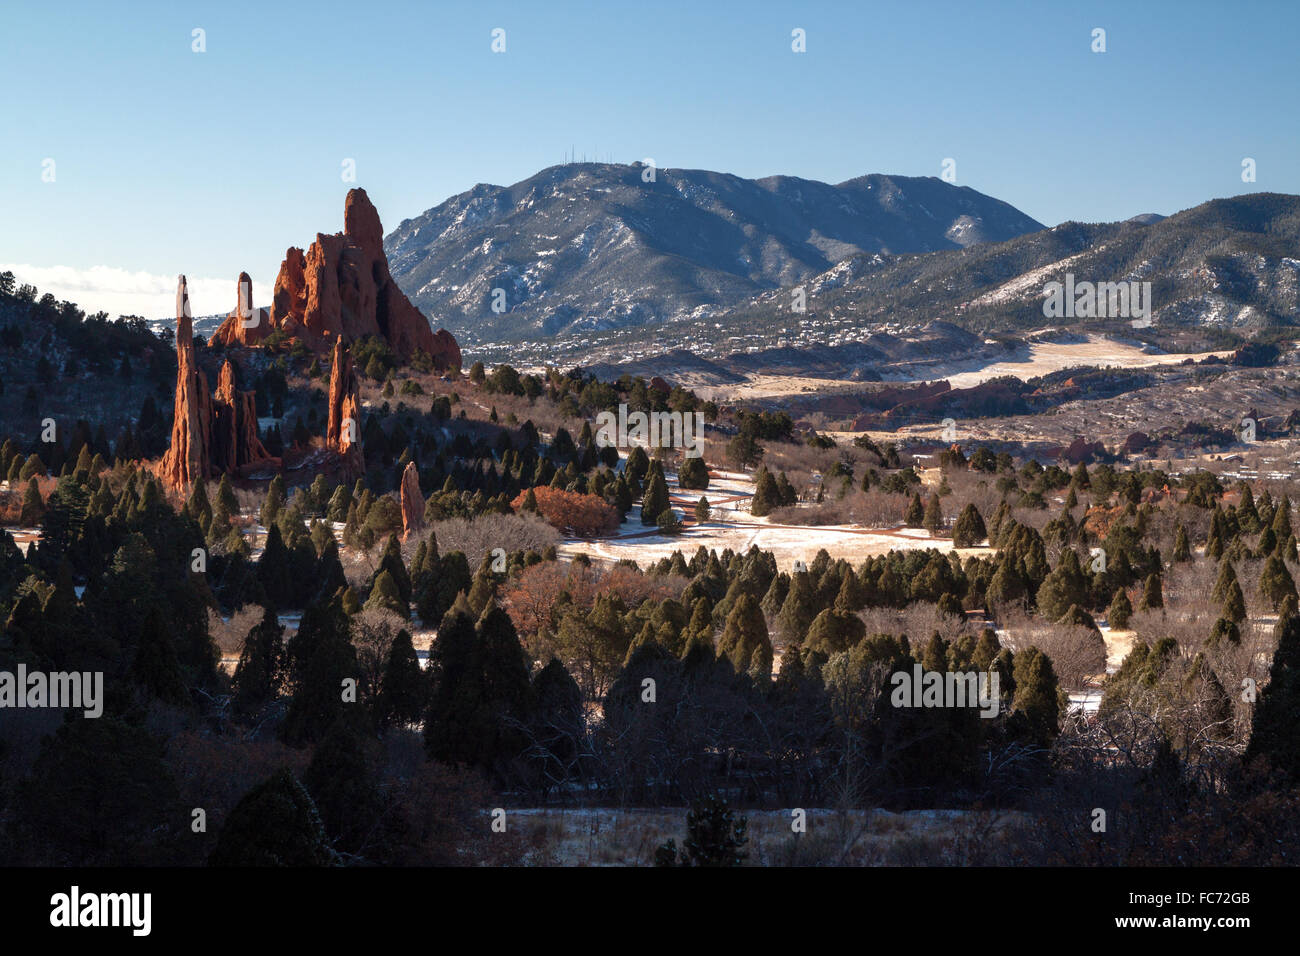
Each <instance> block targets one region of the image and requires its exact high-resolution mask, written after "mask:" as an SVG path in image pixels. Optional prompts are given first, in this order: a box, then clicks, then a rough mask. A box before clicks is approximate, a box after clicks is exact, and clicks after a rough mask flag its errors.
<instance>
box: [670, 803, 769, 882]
mask: <svg viewBox="0 0 1300 956" xmlns="http://www.w3.org/2000/svg"><path fill="white" fill-rule="evenodd" d="M748 826H749V824H748V821H747V820H746V819H745V817H741V818H740V819H739V820H736V819H734V817H733V815H732V812H731V809H730V808H729V807H728V806H727V802H726V800H724V799H722V798H721V797H719V796H710V797H707V798H705V799H704V800H700V801H697V802H696V803H695V804H694V805H693V806H692V807H691V809H690V812H689V813H687V815H686V831H687V837H686V839H685V840H684V841H683V843H682V849H681V851H680V853H679V851H678V849H677V841H675V840H669V841H668V842H667V843H664V844H663V845H662V846H660V847H659V848H658V849H656V850H655V866H708V867H721V866H740V865H741V864H742V863H744V861H745V859H746V858H747V857H748V855H749V854H748V853H746V852H745V849H744V848H745V844H746V843H748V842H749V837H748V836H747V835H746V834H747V830H748Z"/></svg>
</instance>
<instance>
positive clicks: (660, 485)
mask: <svg viewBox="0 0 1300 956" xmlns="http://www.w3.org/2000/svg"><path fill="white" fill-rule="evenodd" d="M667 510H668V485H667V484H666V483H665V482H664V478H663V475H662V473H661V472H660V471H659V470H657V469H656V470H654V471H653V472H652V473H651V475H650V480H649V481H648V482H647V483H646V487H645V495H644V496H643V497H642V498H641V523H642V524H643V525H647V526H650V527H654V526H656V525H657V524H658V523H659V516H660V515H661V514H663V513H664V512H665V511H667Z"/></svg>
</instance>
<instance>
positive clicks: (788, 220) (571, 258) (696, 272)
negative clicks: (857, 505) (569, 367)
mask: <svg viewBox="0 0 1300 956" xmlns="http://www.w3.org/2000/svg"><path fill="white" fill-rule="evenodd" d="M1043 228H1044V227H1043V225H1042V224H1041V223H1039V222H1037V221H1035V220H1034V219H1032V218H1030V217H1029V216H1027V215H1025V214H1024V213H1022V212H1020V211H1019V210H1017V209H1015V208H1014V207H1012V206H1010V205H1008V204H1007V203H1005V202H1002V201H1000V200H997V199H993V198H992V197H989V196H986V195H984V194H982V193H979V192H977V191H975V190H974V189H971V188H969V187H964V186H955V185H951V184H949V183H946V182H944V181H942V180H940V179H937V178H933V177H909V176H885V175H867V176H860V177H858V178H856V179H850V180H848V181H846V182H842V183H839V184H836V185H830V184H827V183H822V182H816V181H813V180H808V179H800V178H797V177H792V176H771V177H767V178H764V179H744V178H742V177H739V176H733V175H728V174H725V173H717V172H710V171H707V170H694V169H654V168H651V167H646V166H642V165H641V164H640V163H634V164H632V165H614V164H599V163H572V164H566V165H561V166H553V167H550V168H548V169H544V170H542V171H541V172H539V173H537V174H536V175H535V176H531V177H529V178H528V179H525V180H523V181H522V182H519V183H516V184H515V185H513V186H506V187H503V186H491V185H484V184H480V185H478V186H475V187H474V188H473V189H470V190H469V191H467V192H464V193H461V194H460V195H457V196H453V197H452V198H450V199H448V200H447V201H446V202H443V203H441V204H440V205H438V206H435V207H434V208H432V209H429V210H428V211H426V212H425V213H423V214H422V215H420V216H417V217H415V218H414V219H408V220H405V221H403V222H402V223H401V224H400V225H399V226H398V227H397V228H396V229H395V230H394V231H393V232H392V233H391V234H389V235H388V237H387V238H386V239H385V241H384V249H385V252H386V253H387V255H388V259H389V263H390V267H391V269H392V274H393V276H394V278H395V279H396V280H397V282H398V284H399V285H400V287H401V288H402V289H403V290H404V291H405V292H406V294H407V295H408V296H410V298H411V299H412V300H413V301H414V302H415V303H416V305H417V306H419V307H420V308H421V309H423V310H424V311H425V312H426V313H427V314H430V315H432V316H434V317H435V319H436V321H437V323H438V324H442V325H445V326H446V327H447V328H449V329H450V330H451V331H452V332H454V333H455V335H456V336H457V337H458V338H460V339H461V340H462V341H465V342H467V343H476V342H483V341H489V340H494V339H495V340H509V339H519V338H527V337H538V336H553V335H557V334H561V333H573V332H582V331H590V330H601V329H616V328H628V327H638V326H644V325H649V324H655V323H659V322H663V321H667V320H670V319H673V318H681V317H683V316H687V315H690V314H691V313H692V312H693V311H694V310H697V309H701V308H703V309H705V310H706V311H707V310H708V309H710V308H713V307H718V306H727V305H732V304H735V303H738V302H741V301H744V300H746V299H748V298H750V297H752V296H754V295H755V294H757V293H761V292H763V291H767V290H771V289H775V288H779V287H781V286H787V285H792V284H795V283H798V282H801V281H804V280H806V279H808V278H810V277H813V276H815V275H817V274H819V273H823V272H825V271H826V270H828V269H830V268H832V267H833V266H835V265H836V264H837V263H839V262H842V261H844V260H846V259H851V258H852V257H854V256H859V255H863V254H881V255H898V254H906V253H928V252H936V251H942V250H950V251H951V250H960V249H966V248H970V247H973V246H976V245H979V244H984V243H989V242H1000V241H1004V240H1007V239H1012V238H1014V237H1016V236H1021V235H1024V234H1026V233H1034V232H1039V231H1041V230H1042V229H1043ZM497 290H500V291H497ZM494 305H495V307H496V308H495V309H494Z"/></svg>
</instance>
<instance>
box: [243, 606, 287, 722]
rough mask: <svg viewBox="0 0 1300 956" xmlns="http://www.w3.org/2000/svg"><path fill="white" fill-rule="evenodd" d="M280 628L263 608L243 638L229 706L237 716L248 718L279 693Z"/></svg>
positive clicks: (281, 673) (266, 608) (281, 645)
mask: <svg viewBox="0 0 1300 956" xmlns="http://www.w3.org/2000/svg"><path fill="white" fill-rule="evenodd" d="M283 637H284V626H283V625H282V624H281V623H280V622H279V620H278V619H277V618H276V615H275V611H274V610H273V609H272V608H271V607H270V606H267V607H265V608H263V610H262V620H261V622H260V623H259V624H257V625H255V626H254V627H253V628H252V629H251V630H250V631H249V632H248V636H247V637H245V638H244V646H243V648H242V649H241V650H240V652H239V663H238V664H236V665H235V675H234V685H235V696H234V699H233V700H232V701H231V706H232V708H233V709H234V711H235V713H236V714H237V715H239V716H240V717H245V718H248V717H252V716H254V715H256V714H258V713H259V712H260V711H261V710H262V708H263V707H265V706H266V705H267V704H269V703H270V702H271V701H273V700H274V699H275V697H276V695H277V694H278V693H279V688H280V683H281V681H282V680H283V676H284V674H283V671H284V643H283Z"/></svg>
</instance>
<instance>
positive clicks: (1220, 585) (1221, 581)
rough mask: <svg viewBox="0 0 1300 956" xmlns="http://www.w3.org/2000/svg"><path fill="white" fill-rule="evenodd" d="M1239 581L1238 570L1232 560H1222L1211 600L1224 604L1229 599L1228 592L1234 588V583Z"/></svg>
mask: <svg viewBox="0 0 1300 956" xmlns="http://www.w3.org/2000/svg"><path fill="white" fill-rule="evenodd" d="M1236 583H1237V571H1236V569H1235V568H1234V567H1233V566H1232V562H1231V561H1221V562H1220V563H1219V576H1218V577H1217V578H1216V579H1215V581H1214V590H1213V591H1211V592H1210V600H1211V601H1214V602H1215V603H1216V604H1222V603H1223V602H1224V601H1226V600H1227V599H1228V593H1229V592H1230V591H1231V590H1232V585H1234V584H1236Z"/></svg>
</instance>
